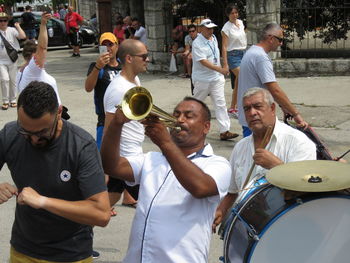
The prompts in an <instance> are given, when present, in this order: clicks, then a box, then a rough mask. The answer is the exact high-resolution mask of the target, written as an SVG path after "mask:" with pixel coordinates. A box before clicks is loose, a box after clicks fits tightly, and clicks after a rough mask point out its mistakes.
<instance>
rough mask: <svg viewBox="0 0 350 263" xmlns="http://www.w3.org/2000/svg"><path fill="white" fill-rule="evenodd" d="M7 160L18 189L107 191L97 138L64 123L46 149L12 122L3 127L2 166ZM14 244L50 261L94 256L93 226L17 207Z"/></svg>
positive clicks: (75, 196)
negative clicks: (95, 139)
mask: <svg viewBox="0 0 350 263" xmlns="http://www.w3.org/2000/svg"><path fill="white" fill-rule="evenodd" d="M4 163H6V164H7V166H8V168H9V170H10V171H11V176H12V179H13V181H14V183H15V185H16V187H17V188H18V190H19V191H21V189H23V188H24V187H32V188H33V189H34V190H36V191H37V192H38V193H39V194H41V195H43V196H47V197H52V198H58V199H63V200H68V201H78V200H85V199H87V198H88V197H90V196H92V195H94V194H97V193H100V192H103V191H105V190H106V185H105V181H104V173H103V169H102V164H101V160H100V154H99V152H98V150H97V146H96V143H95V141H94V139H93V138H92V136H91V135H90V134H88V133H87V132H86V131H84V130H83V129H81V128H79V127H78V126H76V125H74V124H72V123H70V122H66V121H63V127H62V132H61V135H60V136H59V137H58V138H57V139H55V140H54V141H53V142H52V144H51V145H50V146H48V147H47V148H46V149H38V148H35V147H33V146H32V145H31V144H30V142H29V141H27V140H26V139H25V138H24V136H23V135H21V134H19V133H18V132H17V123H16V122H10V123H8V124H6V125H5V126H4V128H3V129H2V130H1V131H0V169H1V168H2V166H3V165H4ZM10 242H11V245H12V246H13V247H14V248H15V249H16V250H17V251H18V252H20V253H23V254H25V255H28V256H31V257H34V258H37V259H44V260H48V261H58V262H72V261H79V260H82V259H84V258H87V257H89V256H91V253H92V228H91V226H88V225H82V224H79V223H75V222H73V221H70V220H68V219H65V218H63V217H60V216H58V215H55V214H53V213H50V212H48V211H46V210H44V209H34V208H31V207H30V206H28V205H18V204H17V205H16V214H15V221H14V223H13V227H12V236H11V241H10Z"/></svg>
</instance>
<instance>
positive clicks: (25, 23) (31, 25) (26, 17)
mask: <svg viewBox="0 0 350 263" xmlns="http://www.w3.org/2000/svg"><path fill="white" fill-rule="evenodd" d="M21 17H22V24H21V26H22V28H23V30H24V32H25V33H26V36H27V39H31V40H32V39H35V38H36V30H35V17H34V15H33V13H32V7H31V6H30V5H27V6H26V11H25V12H24V13H23V14H22V15H21Z"/></svg>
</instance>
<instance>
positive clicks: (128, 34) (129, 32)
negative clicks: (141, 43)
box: [123, 16, 135, 39]
mask: <svg viewBox="0 0 350 263" xmlns="http://www.w3.org/2000/svg"><path fill="white" fill-rule="evenodd" d="M123 23H124V25H123V29H124V32H125V39H129V38H133V36H134V34H135V29H134V28H133V27H132V19H131V16H126V17H124V19H123Z"/></svg>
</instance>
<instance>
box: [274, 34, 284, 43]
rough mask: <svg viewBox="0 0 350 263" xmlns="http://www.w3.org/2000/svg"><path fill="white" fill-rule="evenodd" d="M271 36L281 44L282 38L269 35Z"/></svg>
mask: <svg viewBox="0 0 350 263" xmlns="http://www.w3.org/2000/svg"><path fill="white" fill-rule="evenodd" d="M271 36H273V37H274V38H276V39H277V40H278V42H280V43H282V42H283V38H282V37H278V36H275V35H271Z"/></svg>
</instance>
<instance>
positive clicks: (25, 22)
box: [21, 12, 35, 30]
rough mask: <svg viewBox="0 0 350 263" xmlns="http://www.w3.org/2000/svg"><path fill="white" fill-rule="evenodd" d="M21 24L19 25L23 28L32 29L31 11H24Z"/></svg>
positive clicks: (32, 16)
mask: <svg viewBox="0 0 350 263" xmlns="http://www.w3.org/2000/svg"><path fill="white" fill-rule="evenodd" d="M21 17H22V24H21V27H22V28H23V29H25V30H28V29H34V28H35V27H34V25H35V17H34V15H33V14H32V13H31V12H24V13H23V14H22V15H21Z"/></svg>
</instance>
